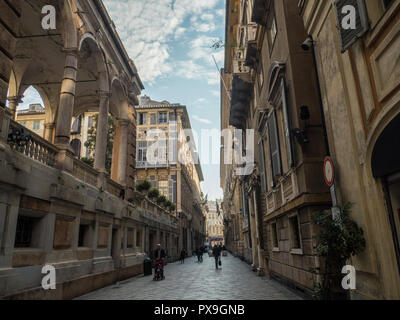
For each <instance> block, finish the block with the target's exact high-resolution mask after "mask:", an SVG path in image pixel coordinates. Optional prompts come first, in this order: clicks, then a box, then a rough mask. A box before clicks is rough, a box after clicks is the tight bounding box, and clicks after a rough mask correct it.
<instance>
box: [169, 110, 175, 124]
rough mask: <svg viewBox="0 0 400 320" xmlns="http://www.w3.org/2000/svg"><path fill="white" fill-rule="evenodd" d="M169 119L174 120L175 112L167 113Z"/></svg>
mask: <svg viewBox="0 0 400 320" xmlns="http://www.w3.org/2000/svg"><path fill="white" fill-rule="evenodd" d="M169 121H170V122H171V121H176V115H175V112H170V113H169Z"/></svg>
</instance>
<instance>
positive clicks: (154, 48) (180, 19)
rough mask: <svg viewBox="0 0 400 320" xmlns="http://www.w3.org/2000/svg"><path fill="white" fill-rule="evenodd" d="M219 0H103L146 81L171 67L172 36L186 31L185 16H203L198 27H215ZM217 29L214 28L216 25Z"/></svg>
mask: <svg viewBox="0 0 400 320" xmlns="http://www.w3.org/2000/svg"><path fill="white" fill-rule="evenodd" d="M219 2H220V0H175V1H173V0H135V1H132V0H104V4H105V6H106V7H107V10H108V12H109V14H110V16H111V17H112V19H113V20H114V23H115V25H116V27H117V30H118V33H119V35H120V37H121V39H122V41H123V43H124V45H125V47H126V49H127V51H128V54H129V55H130V57H131V58H132V59H133V60H134V62H135V64H136V66H137V68H138V70H139V74H140V76H141V78H142V80H143V81H146V82H149V83H153V82H154V81H155V80H156V79H157V78H158V77H162V76H165V75H166V74H168V73H170V72H171V70H172V61H171V58H170V46H171V43H170V42H171V40H172V39H174V38H175V39H176V38H179V37H181V36H183V35H184V34H185V32H186V31H187V30H186V29H185V28H183V23H184V22H185V20H186V19H187V18H189V17H191V16H193V15H196V16H200V17H202V18H201V20H202V21H207V22H202V21H200V20H199V24H200V25H199V30H200V31H203V32H209V31H211V30H213V28H214V26H213V22H212V21H210V20H208V19H212V18H211V16H213V15H212V14H209V13H207V10H211V9H214V8H215V6H216V5H217V4H218V3H219ZM214 29H215V28H214Z"/></svg>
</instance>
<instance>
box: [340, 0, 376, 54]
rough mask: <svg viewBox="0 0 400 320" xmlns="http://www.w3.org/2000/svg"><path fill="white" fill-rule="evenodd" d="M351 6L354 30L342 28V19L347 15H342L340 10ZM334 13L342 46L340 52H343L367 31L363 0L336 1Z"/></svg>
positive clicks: (366, 15) (366, 16)
mask: <svg viewBox="0 0 400 320" xmlns="http://www.w3.org/2000/svg"><path fill="white" fill-rule="evenodd" d="M348 5H350V6H353V7H354V8H355V11H356V28H355V29H344V28H342V21H343V18H345V17H346V15H347V14H343V13H342V10H343V8H344V7H345V6H348ZM334 7H335V13H336V19H337V24H338V30H339V36H340V42H341V45H342V52H345V51H346V50H347V49H348V48H349V47H350V46H351V45H352V44H353V43H355V42H356V41H357V40H358V39H359V38H361V37H362V36H363V35H364V34H365V33H366V32H367V31H368V29H369V21H368V14H367V9H366V7H365V0H336V1H335V5H334Z"/></svg>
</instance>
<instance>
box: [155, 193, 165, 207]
mask: <svg viewBox="0 0 400 320" xmlns="http://www.w3.org/2000/svg"><path fill="white" fill-rule="evenodd" d="M165 202H167V197H166V196H164V195H161V196H159V197H158V198H157V204H158V205H163V204H164V203H165Z"/></svg>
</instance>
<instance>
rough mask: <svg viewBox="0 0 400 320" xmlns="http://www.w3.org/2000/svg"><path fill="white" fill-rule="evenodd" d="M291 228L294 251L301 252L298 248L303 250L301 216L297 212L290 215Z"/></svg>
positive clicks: (291, 244)
mask: <svg viewBox="0 0 400 320" xmlns="http://www.w3.org/2000/svg"><path fill="white" fill-rule="evenodd" d="M289 228H290V246H291V249H292V253H300V252H299V251H298V250H299V249H300V250H301V237H300V224H299V218H298V215H297V214H296V215H293V216H291V217H289Z"/></svg>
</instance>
